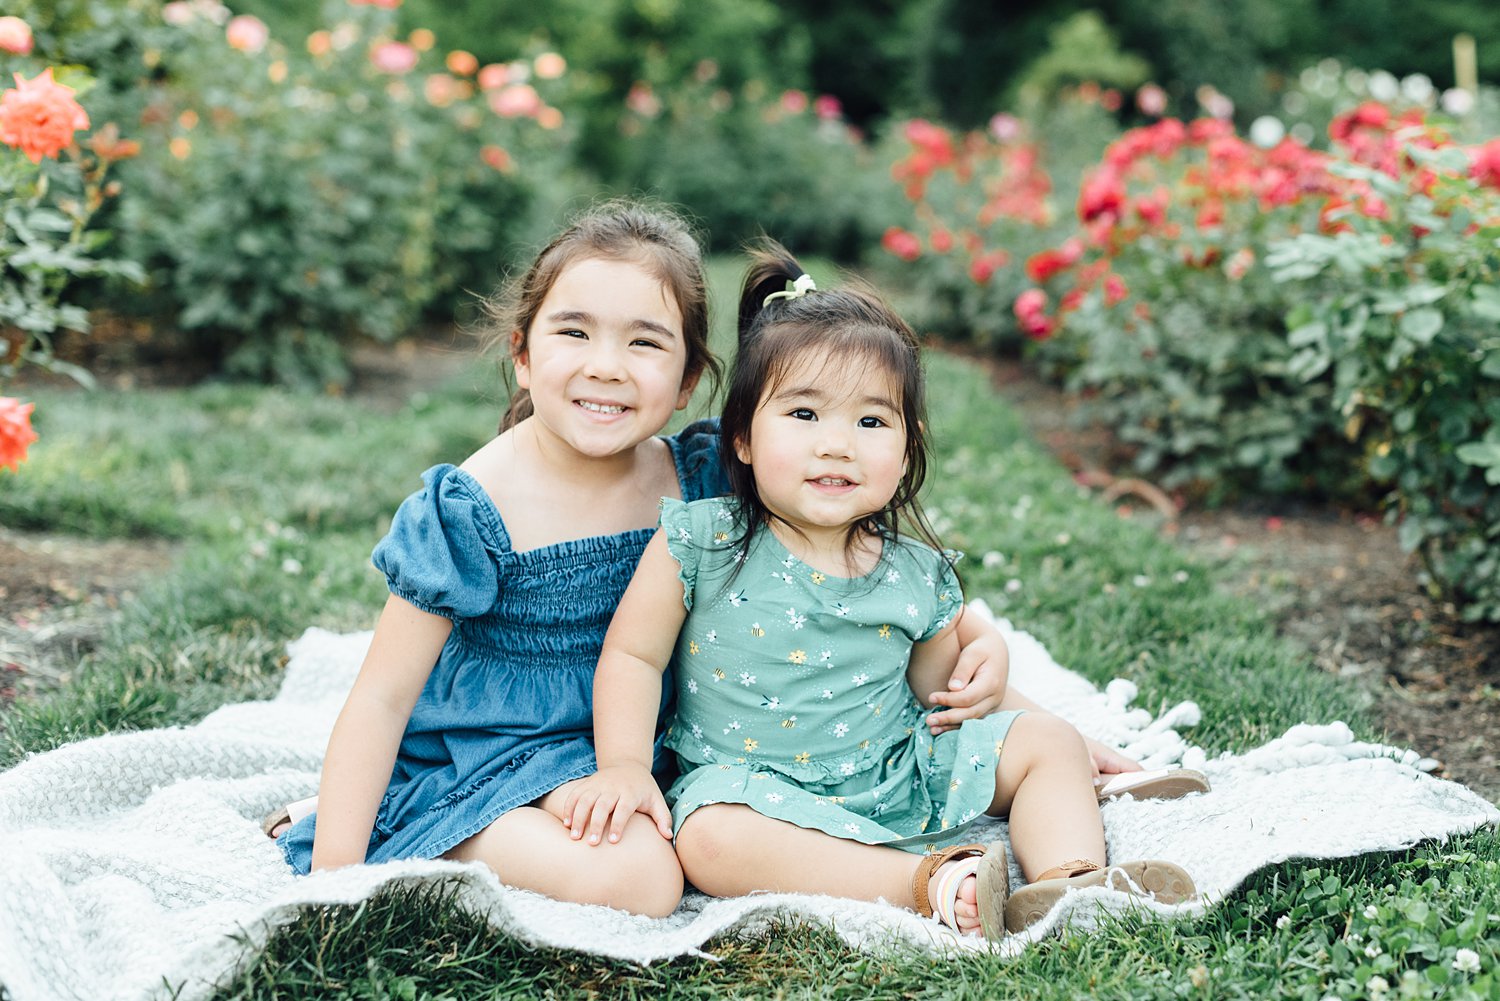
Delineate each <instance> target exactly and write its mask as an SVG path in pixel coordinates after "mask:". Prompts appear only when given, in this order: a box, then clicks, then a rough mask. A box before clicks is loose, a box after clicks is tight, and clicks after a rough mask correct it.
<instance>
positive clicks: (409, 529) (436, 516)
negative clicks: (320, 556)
mask: <svg viewBox="0 0 1500 1001" xmlns="http://www.w3.org/2000/svg"><path fill="white" fill-rule="evenodd" d="M422 483H423V487H422V489H421V490H418V491H417V492H416V493H414V494H412V495H411V496H410V497H408V498H406V500H405V501H403V502H402V503H401V507H400V508H398V509H397V511H396V516H395V518H394V519H393V520H392V521H391V530H390V532H389V533H388V534H387V535H386V537H385V538H384V539H381V540H380V542H379V544H377V545H376V546H375V552H374V553H373V554H372V555H371V560H372V561H373V562H374V564H375V567H376V569H378V570H379V571H380V572H381V573H383V574H385V577H386V584H387V586H388V587H389V588H390V590H391V593H392V594H394V595H396V596H397V597H399V598H403V599H405V600H406V601H409V602H411V603H412V604H413V605H415V606H416V607H418V608H420V609H422V611H424V612H431V613H432V614H434V615H441V616H443V617H445V618H449V619H472V618H476V617H478V616H480V615H483V614H485V613H486V612H489V611H491V610H492V609H494V607H495V605H496V602H497V601H498V599H499V596H500V569H499V563H498V561H497V559H496V555H497V553H498V552H499V551H500V550H501V548H502V547H503V545H504V543H503V534H504V530H503V528H502V527H501V525H500V521H499V518H498V517H497V516H496V513H495V508H494V505H493V503H491V501H490V500H489V498H488V496H486V495H485V494H484V493H483V489H482V488H481V487H480V486H479V485H478V484H477V483H475V482H474V480H473V479H472V478H471V477H470V476H468V474H466V473H464V472H462V471H461V470H459V469H458V468H457V467H455V466H450V465H441V466H433V467H432V468H431V469H429V470H427V472H425V473H423V474H422Z"/></svg>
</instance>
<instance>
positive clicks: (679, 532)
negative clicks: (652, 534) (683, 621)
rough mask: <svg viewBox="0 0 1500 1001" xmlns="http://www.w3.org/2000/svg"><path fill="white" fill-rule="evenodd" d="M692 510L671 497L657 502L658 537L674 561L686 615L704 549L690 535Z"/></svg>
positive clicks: (693, 534)
mask: <svg viewBox="0 0 1500 1001" xmlns="http://www.w3.org/2000/svg"><path fill="white" fill-rule="evenodd" d="M693 508H694V505H692V504H686V503H684V502H682V501H680V500H673V499H672V498H671V497H663V498H662V499H661V519H660V524H661V533H662V536H663V537H664V538H665V539H666V540H667V552H669V553H671V554H672V558H673V559H674V560H676V561H677V579H678V580H680V581H682V604H683V606H684V607H686V608H687V609H688V610H690V611H691V610H692V607H693V588H694V587H696V586H697V584H698V564H699V562H700V560H701V559H702V557H703V548H704V547H703V544H702V541H703V540H701V539H699V538H698V535H697V533H696V532H695V531H694V525H693V522H694V520H695V519H694V518H693Z"/></svg>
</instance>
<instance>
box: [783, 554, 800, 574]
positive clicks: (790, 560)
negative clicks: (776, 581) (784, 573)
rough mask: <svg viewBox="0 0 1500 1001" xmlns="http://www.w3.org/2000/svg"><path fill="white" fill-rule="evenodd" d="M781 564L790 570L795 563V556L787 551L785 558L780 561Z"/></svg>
mask: <svg viewBox="0 0 1500 1001" xmlns="http://www.w3.org/2000/svg"><path fill="white" fill-rule="evenodd" d="M781 565H782V566H784V567H786V568H787V569H788V570H790V569H791V568H792V567H794V566H796V565H797V557H795V556H793V555H792V554H791V553H787V555H786V559H784V560H782V561H781Z"/></svg>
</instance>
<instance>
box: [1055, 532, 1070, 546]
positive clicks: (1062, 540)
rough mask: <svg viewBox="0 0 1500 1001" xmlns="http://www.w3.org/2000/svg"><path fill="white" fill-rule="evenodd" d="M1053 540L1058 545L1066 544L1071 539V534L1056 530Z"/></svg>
mask: <svg viewBox="0 0 1500 1001" xmlns="http://www.w3.org/2000/svg"><path fill="white" fill-rule="evenodd" d="M1055 541H1056V542H1057V544H1058V545H1059V546H1066V545H1067V544H1068V543H1070V542H1072V541H1073V536H1071V535H1069V534H1068V533H1067V532H1058V533H1057V538H1056V540H1055Z"/></svg>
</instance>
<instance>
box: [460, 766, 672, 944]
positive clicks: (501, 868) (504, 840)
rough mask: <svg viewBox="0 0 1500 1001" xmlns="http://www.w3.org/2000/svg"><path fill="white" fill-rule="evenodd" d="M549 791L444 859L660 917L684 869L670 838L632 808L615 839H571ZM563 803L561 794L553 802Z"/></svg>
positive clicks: (515, 882) (554, 892) (540, 889)
mask: <svg viewBox="0 0 1500 1001" xmlns="http://www.w3.org/2000/svg"><path fill="white" fill-rule="evenodd" d="M557 796H558V791H557V790H553V791H552V792H551V793H549V794H548V795H547V796H544V797H542V799H541V800H539V801H538V805H537V806H523V807H519V808H518V809H515V810H512V811H510V812H509V813H506V814H502V815H501V816H500V817H499V818H498V819H496V820H495V822H494V823H492V824H490V826H488V827H486V828H485V829H484V830H482V831H480V832H479V833H478V834H476V835H474V836H473V837H471V838H469V839H468V840H467V841H464V842H461V843H460V844H458V845H457V846H456V847H454V848H453V849H452V850H451V851H449V852H448V853H447V855H446V856H445V857H446V858H451V859H456V860H458V861H463V862H466V861H470V860H474V859H477V860H479V861H481V862H483V863H484V864H485V865H487V866H489V867H490V868H491V869H493V870H494V871H495V875H497V876H499V877H500V881H501V882H502V883H506V884H508V885H510V886H518V887H521V888H522V889H525V890H534V891H536V892H537V893H542V894H545V895H547V896H549V897H554V898H556V899H558V900H568V901H572V902H574V903H580V904H604V905H605V906H607V907H618V908H620V909H621V910H626V911H630V912H632V913H635V914H645V915H647V916H649V917H658V918H659V917H666V916H667V915H668V914H671V913H672V912H673V911H675V910H676V909H677V905H678V903H679V902H681V900H682V867H681V866H680V865H679V864H678V862H677V855H676V853H674V852H673V851H672V843H671V842H670V841H668V840H667V839H666V838H664V837H662V836H661V833H660V832H659V831H657V829H656V825H655V824H654V823H653V822H652V821H651V819H650V818H649V817H647V816H645V815H644V814H640V813H638V814H635V815H634V816H632V817H631V818H630V820H629V821H628V822H627V823H626V825H625V833H624V834H623V835H622V836H621V838H620V840H619V841H618V842H617V843H615V844H602V845H590V844H589V843H588V842H586V841H574V840H573V838H572V837H571V836H570V835H569V834H568V829H567V828H566V827H564V826H563V823H562V821H561V820H560V819H559V818H558V817H557V815H556V814H554V813H552V812H551V811H549V810H548V809H547V806H548V804H549V802H552V800H553V798H554V797H557ZM556 805H557V807H558V809H561V798H560V797H558V798H557V800H556Z"/></svg>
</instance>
